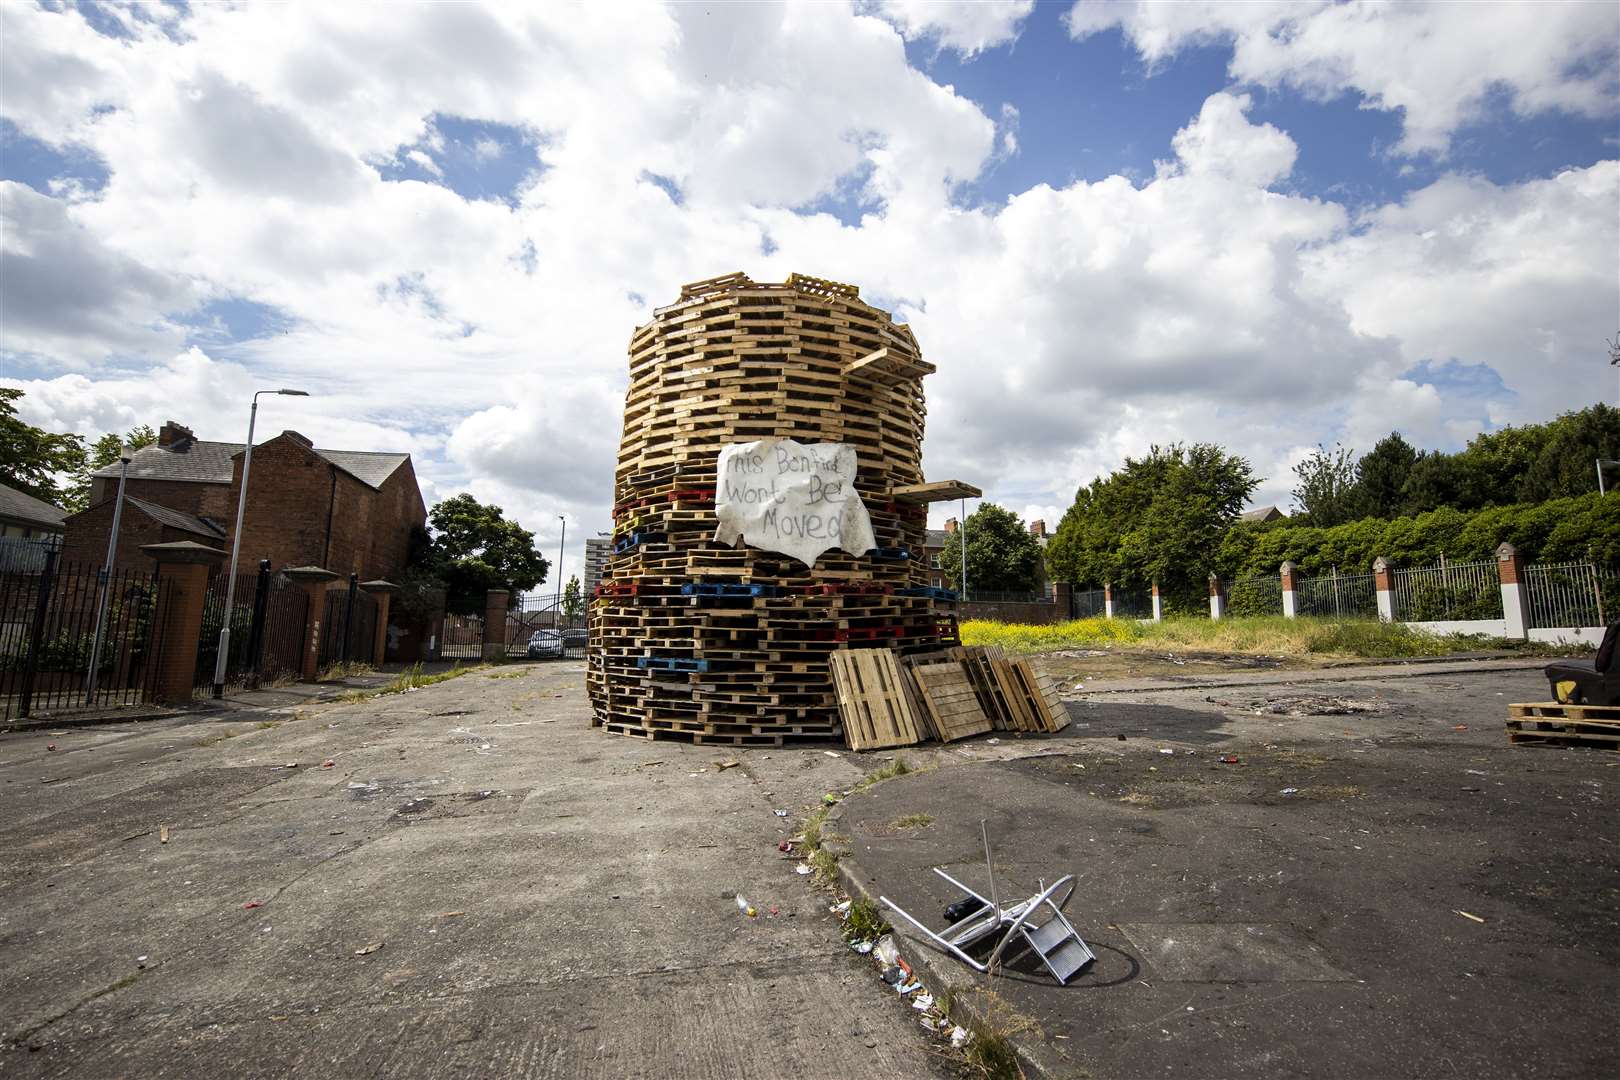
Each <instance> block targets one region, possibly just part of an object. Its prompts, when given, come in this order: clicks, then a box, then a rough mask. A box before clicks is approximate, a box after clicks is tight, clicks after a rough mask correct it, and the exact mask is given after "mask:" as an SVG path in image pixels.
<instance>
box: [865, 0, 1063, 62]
mask: <svg viewBox="0 0 1620 1080" xmlns="http://www.w3.org/2000/svg"><path fill="white" fill-rule="evenodd" d="M1034 9H1035V0H878V3H877V11H878V12H879V13H880V14H882V16H883V17H884V18H886V19H888V20H889V21H890V22H892V23H894V25H895V27H896V28H897V29H898V30H899V31H900V32H901V33H902V34H904V35H905V36H906V40H908V41H910V40H912V39H914V38H931V39H933V40H935V41H938V42H939V44H940V47H941V48H946V49H954V50H955V51H957V52H959V53H961V54H962V55H963V56H966V57H972V56H976V55H978V54H979V53H981V52H983V51H984V50H986V49H993V48H995V47H996V46H998V45H1005V44H1007V43H1009V42H1012V41H1015V40H1017V38H1018V33H1019V31H1020V29H1021V28H1022V26H1021V24H1022V23H1023V21H1024V19H1025V18H1026V17H1027V16H1028V15H1029V13H1030V12H1031V11H1033V10H1034Z"/></svg>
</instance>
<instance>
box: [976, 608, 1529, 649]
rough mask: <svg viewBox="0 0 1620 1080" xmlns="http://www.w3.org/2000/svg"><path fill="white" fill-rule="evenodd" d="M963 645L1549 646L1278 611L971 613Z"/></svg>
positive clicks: (1512, 647) (1202, 647) (1451, 647)
mask: <svg viewBox="0 0 1620 1080" xmlns="http://www.w3.org/2000/svg"><path fill="white" fill-rule="evenodd" d="M961 632H962V644H964V645H1000V646H1001V647H1002V648H1003V649H1005V650H1007V651H1008V652H1010V653H1034V652H1050V651H1053V650H1056V649H1106V648H1110V647H1115V646H1121V645H1137V646H1143V647H1147V648H1157V649H1171V650H1183V651H1198V652H1228V653H1248V654H1253V655H1263V656H1347V657H1364V658H1376V657H1409V656H1450V655H1453V654H1455V653H1466V652H1480V651H1483V650H1496V649H1514V650H1518V651H1530V652H1536V653H1541V652H1546V651H1549V650H1547V649H1546V648H1545V647H1537V646H1534V645H1527V644H1526V643H1525V642H1519V641H1508V640H1504V639H1502V638H1490V637H1486V636H1484V635H1481V634H1470V635H1446V634H1431V633H1427V632H1425V631H1422V630H1414V629H1412V628H1410V627H1408V626H1404V625H1402V624H1400V623H1383V622H1374V621H1372V620H1336V619H1316V618H1298V619H1285V618H1283V617H1282V616H1280V615H1269V616H1251V617H1238V618H1227V619H1221V620H1219V621H1216V620H1213V619H1169V620H1166V621H1164V622H1159V623H1152V622H1138V621H1136V620H1135V619H1074V620H1071V621H1069V622H1062V623H1054V624H1051V625H1047V626H1031V625H1026V624H1022V623H1001V622H992V621H990V620H986V619H969V620H968V621H967V622H964V623H962V625H961Z"/></svg>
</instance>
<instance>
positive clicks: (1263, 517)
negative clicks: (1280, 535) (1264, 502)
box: [1242, 506, 1287, 521]
mask: <svg viewBox="0 0 1620 1080" xmlns="http://www.w3.org/2000/svg"><path fill="white" fill-rule="evenodd" d="M1286 516H1287V515H1286V514H1284V513H1283V512H1282V511H1281V510H1279V509H1277V508H1276V507H1275V506H1257V507H1255V508H1254V509H1253V510H1245V511H1243V515H1242V517H1243V520H1244V521H1276V520H1277V519H1278V518H1280V517H1286Z"/></svg>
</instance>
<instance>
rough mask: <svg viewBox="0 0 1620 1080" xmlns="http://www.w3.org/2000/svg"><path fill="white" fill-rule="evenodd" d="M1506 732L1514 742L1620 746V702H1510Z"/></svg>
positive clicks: (1604, 746) (1606, 747) (1548, 744)
mask: <svg viewBox="0 0 1620 1080" xmlns="http://www.w3.org/2000/svg"><path fill="white" fill-rule="evenodd" d="M1507 734H1508V741H1509V742H1514V743H1525V744H1529V745H1535V744H1540V745H1544V746H1588V747H1596V748H1599V749H1603V750H1620V705H1564V704H1560V703H1559V702H1556V701H1541V702H1533V703H1529V704H1523V705H1509V706H1508V719H1507Z"/></svg>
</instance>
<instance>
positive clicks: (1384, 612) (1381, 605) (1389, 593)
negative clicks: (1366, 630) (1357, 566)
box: [1373, 555, 1395, 622]
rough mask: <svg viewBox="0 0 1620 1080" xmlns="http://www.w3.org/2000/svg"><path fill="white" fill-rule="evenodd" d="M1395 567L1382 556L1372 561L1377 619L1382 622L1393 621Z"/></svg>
mask: <svg viewBox="0 0 1620 1080" xmlns="http://www.w3.org/2000/svg"><path fill="white" fill-rule="evenodd" d="M1394 570H1395V567H1394V566H1393V565H1392V564H1391V563H1390V561H1389V560H1388V559H1386V558H1384V557H1383V556H1382V555H1380V556H1378V558H1376V559H1374V560H1373V584H1374V586H1375V587H1376V588H1377V589H1378V618H1379V619H1380V620H1382V621H1383V622H1394V621H1395V588H1394V585H1393V582H1394Z"/></svg>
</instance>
